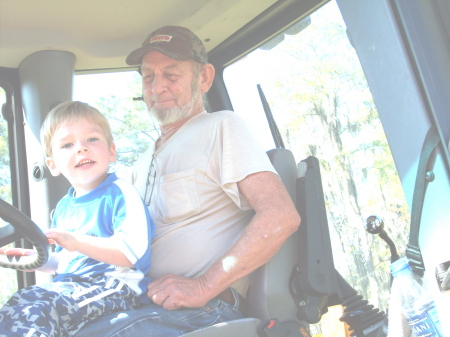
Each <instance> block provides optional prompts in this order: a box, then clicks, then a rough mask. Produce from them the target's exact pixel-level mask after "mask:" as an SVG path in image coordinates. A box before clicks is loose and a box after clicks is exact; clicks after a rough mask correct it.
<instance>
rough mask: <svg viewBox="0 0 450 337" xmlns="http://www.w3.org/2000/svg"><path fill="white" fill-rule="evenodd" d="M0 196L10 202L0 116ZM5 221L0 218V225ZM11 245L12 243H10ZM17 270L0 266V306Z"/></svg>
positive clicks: (0, 97)
mask: <svg viewBox="0 0 450 337" xmlns="http://www.w3.org/2000/svg"><path fill="white" fill-rule="evenodd" d="M5 102H6V94H5V91H4V90H3V89H2V88H0V107H2V106H3V104H4V103H5ZM0 198H2V199H3V200H5V201H7V202H8V203H11V202H12V197H11V171H10V164H9V146H8V124H7V122H6V121H5V120H4V119H3V116H0ZM5 225H6V223H5V222H4V221H3V219H1V218H0V227H4V226H5ZM10 246H12V244H11V245H10ZM16 275H17V272H16V271H15V270H14V269H8V268H0V306H2V305H3V304H4V303H5V302H6V301H7V300H8V299H9V298H10V297H11V295H12V294H13V293H14V292H15V291H16V290H17V276H16Z"/></svg>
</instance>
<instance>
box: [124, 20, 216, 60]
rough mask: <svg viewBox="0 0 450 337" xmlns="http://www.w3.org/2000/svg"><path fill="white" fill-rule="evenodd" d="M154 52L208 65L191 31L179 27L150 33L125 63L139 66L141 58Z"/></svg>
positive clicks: (163, 28) (203, 51)
mask: <svg viewBox="0 0 450 337" xmlns="http://www.w3.org/2000/svg"><path fill="white" fill-rule="evenodd" d="M151 50H155V51H157V52H160V53H161V54H164V55H166V56H168V57H170V58H172V59H174V60H178V61H188V60H194V61H197V62H200V63H202V64H205V63H208V57H207V54H206V50H205V46H204V45H203V43H202V41H201V40H200V39H199V38H198V36H197V35H195V34H194V33H193V32H192V31H190V30H189V29H187V28H185V27H180V26H164V27H161V28H159V29H157V30H155V31H154V32H153V33H151V34H150V35H149V36H147V38H146V39H145V41H144V42H143V43H142V47H141V48H138V49H136V50H134V51H132V52H131V53H130V54H129V55H128V57H127V59H126V62H127V64H128V65H130V66H134V65H139V64H141V62H142V57H143V56H144V55H145V54H146V53H148V52H149V51H151Z"/></svg>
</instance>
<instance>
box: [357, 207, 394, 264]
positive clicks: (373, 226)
mask: <svg viewBox="0 0 450 337" xmlns="http://www.w3.org/2000/svg"><path fill="white" fill-rule="evenodd" d="M364 228H365V229H366V231H367V232H369V233H370V234H378V236H379V237H380V238H382V239H383V241H385V242H386V243H387V244H388V246H389V248H390V250H391V263H392V262H394V261H397V260H398V259H399V256H398V254H397V248H396V247H395V243H394V241H392V240H391V238H390V237H389V235H388V234H387V233H386V231H385V230H384V221H383V219H381V218H380V217H379V216H376V215H371V216H369V217H368V218H367V220H366V223H365V225H364Z"/></svg>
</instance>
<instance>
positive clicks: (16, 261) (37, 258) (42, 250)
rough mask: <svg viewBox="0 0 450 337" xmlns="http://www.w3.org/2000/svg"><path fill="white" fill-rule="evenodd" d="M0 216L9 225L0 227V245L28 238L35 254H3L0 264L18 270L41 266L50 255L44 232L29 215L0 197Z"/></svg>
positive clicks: (0, 257) (0, 256)
mask: <svg viewBox="0 0 450 337" xmlns="http://www.w3.org/2000/svg"><path fill="white" fill-rule="evenodd" d="M0 218H2V219H3V220H4V221H6V222H8V223H9V225H7V226H5V227H2V228H0V247H3V246H5V245H7V244H9V243H11V242H14V241H17V240H19V239H22V238H26V239H28V240H29V241H30V242H31V244H32V245H33V246H34V248H35V249H36V252H37V254H31V255H29V254H26V255H25V256H20V255H16V254H14V255H3V254H0V266H1V267H5V268H12V269H18V270H33V269H36V268H39V267H41V266H43V265H44V264H45V263H46V262H47V261H48V259H49V257H50V251H51V250H50V245H49V243H48V239H47V237H46V236H45V234H44V233H43V232H42V231H41V229H40V228H39V227H38V226H37V225H36V224H35V223H34V222H33V221H31V219H30V218H29V217H27V216H26V215H25V214H23V213H22V212H20V211H19V210H18V209H16V208H15V207H13V206H11V205H10V204H8V203H7V202H6V201H4V200H3V199H0Z"/></svg>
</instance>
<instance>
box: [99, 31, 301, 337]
mask: <svg viewBox="0 0 450 337" xmlns="http://www.w3.org/2000/svg"><path fill="white" fill-rule="evenodd" d="M127 63H128V64H129V65H139V66H140V72H141V74H142V83H143V87H142V88H143V97H144V101H145V103H146V105H147V107H148V110H149V113H150V115H151V116H152V117H153V118H155V119H156V120H157V121H158V123H159V124H160V128H161V137H160V138H159V139H158V140H157V141H156V143H155V144H154V146H151V147H150V149H149V150H148V151H147V152H146V153H144V154H143V156H142V157H141V158H140V159H139V160H138V162H137V163H136V166H135V171H134V174H133V183H134V185H135V186H136V187H137V188H138V190H139V192H140V194H141V196H142V198H144V200H145V202H146V203H147V205H148V206H149V210H150V214H151V215H152V217H153V219H154V220H155V223H156V227H157V230H156V236H155V238H154V240H153V242H152V265H151V269H150V273H149V276H150V277H151V279H152V280H153V281H152V282H151V284H150V285H149V287H148V293H147V295H148V297H149V298H150V299H151V300H152V301H153V303H152V304H151V305H149V306H146V307H144V308H142V309H140V310H137V311H136V312H130V313H129V316H128V317H127V319H125V320H123V322H122V323H121V325H120V328H118V325H119V324H117V322H116V321H118V320H119V318H118V319H117V320H111V322H112V321H114V322H115V324H113V326H115V329H116V330H114V331H117V333H118V335H119V334H120V335H121V336H123V335H127V336H128V335H129V336H132V335H133V336H139V334H140V333H141V334H142V335H151V336H166V337H167V336H179V335H180V334H183V333H186V332H188V331H193V330H196V329H200V328H202V327H205V326H208V325H211V324H215V323H219V322H221V321H227V320H233V319H238V318H241V317H243V313H242V311H243V310H244V308H243V307H244V302H245V300H244V298H245V295H246V291H247V288H248V284H249V277H248V276H249V274H250V273H251V272H252V271H253V270H255V269H256V268H258V267H259V266H261V265H263V264H264V263H266V262H267V261H268V260H269V259H270V258H271V257H272V256H273V255H274V254H275V253H276V251H277V250H278V249H279V248H280V247H281V246H282V244H283V243H284V242H285V240H286V239H287V238H288V237H289V236H290V235H291V234H292V233H293V232H295V231H296V230H297V228H298V226H299V224H300V217H299V215H298V213H297V211H296V209H295V206H294V205H293V203H292V201H291V199H290V197H289V194H288V193H287V191H286V189H285V188H284V186H283V184H282V182H281V180H280V178H279V177H278V175H277V174H276V173H275V170H274V168H273V167H272V165H271V164H270V161H269V160H268V157H267V155H266V154H265V152H264V150H263V149H262V148H261V147H260V145H259V144H258V143H257V142H256V141H255V140H254V139H253V137H252V136H251V132H250V130H249V129H248V127H247V126H246V124H245V123H244V122H243V120H241V119H240V118H239V117H238V116H237V115H236V114H235V113H233V112H230V111H220V112H215V113H211V114H208V113H206V111H205V108H204V102H203V94H205V93H206V92H207V91H208V90H209V88H210V87H211V85H212V82H213V79H214V67H213V66H212V65H211V64H210V63H208V62H207V54H206V50H205V48H204V46H203V44H202V42H201V41H200V39H199V38H198V37H197V36H196V35H195V34H194V33H192V32H191V31H190V30H188V29H187V28H183V27H177V26H166V27H162V28H160V29H158V30H156V31H155V32H153V33H151V34H150V35H149V36H148V37H147V39H146V40H145V41H144V43H143V44H142V46H141V48H138V49H136V50H135V51H133V52H132V53H131V54H130V55H128V57H127ZM137 316H139V318H137ZM103 329H107V331H108V333H109V334H108V335H109V336H110V335H114V333H113V332H112V331H113V330H111V327H108V328H105V327H103Z"/></svg>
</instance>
